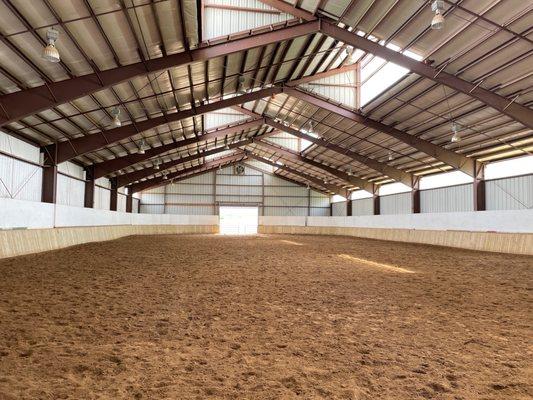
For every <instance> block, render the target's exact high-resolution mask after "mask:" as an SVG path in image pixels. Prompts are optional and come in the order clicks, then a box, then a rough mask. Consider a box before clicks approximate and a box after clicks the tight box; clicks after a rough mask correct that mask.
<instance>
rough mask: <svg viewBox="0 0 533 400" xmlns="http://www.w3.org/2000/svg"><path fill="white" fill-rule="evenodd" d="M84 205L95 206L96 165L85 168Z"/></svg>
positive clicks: (87, 206)
mask: <svg viewBox="0 0 533 400" xmlns="http://www.w3.org/2000/svg"><path fill="white" fill-rule="evenodd" d="M83 205H84V207H86V208H93V207H94V166H90V167H87V168H86V169H85V196H84V204H83Z"/></svg>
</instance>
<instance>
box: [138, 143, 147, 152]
mask: <svg viewBox="0 0 533 400" xmlns="http://www.w3.org/2000/svg"><path fill="white" fill-rule="evenodd" d="M144 153H146V151H145V149H144V139H142V140H141V145H140V146H139V150H138V151H137V154H144Z"/></svg>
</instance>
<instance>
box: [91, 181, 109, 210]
mask: <svg viewBox="0 0 533 400" xmlns="http://www.w3.org/2000/svg"><path fill="white" fill-rule="evenodd" d="M110 202H111V191H110V190H109V189H104V188H101V187H99V186H96V187H95V188H94V208H98V209H101V210H109V206H110Z"/></svg>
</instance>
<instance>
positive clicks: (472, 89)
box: [260, 0, 533, 129]
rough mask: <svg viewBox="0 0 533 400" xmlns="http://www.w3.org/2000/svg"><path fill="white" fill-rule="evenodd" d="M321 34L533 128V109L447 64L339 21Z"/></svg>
mask: <svg viewBox="0 0 533 400" xmlns="http://www.w3.org/2000/svg"><path fill="white" fill-rule="evenodd" d="M260 1H261V2H263V3H266V4H268V5H270V6H272V7H274V8H277V9H278V10H282V11H284V12H286V13H289V14H292V15H294V16H296V17H298V18H300V19H302V20H304V21H308V22H313V21H316V20H317V19H316V17H315V16H314V15H313V14H312V13H310V12H307V11H305V10H302V9H299V8H296V7H294V6H292V5H290V4H288V3H285V2H284V1H282V0H260ZM320 32H321V33H323V34H324V35H327V36H329V37H332V38H335V39H337V40H339V41H341V42H343V43H345V44H349V45H351V46H353V47H355V48H357V49H361V50H364V51H366V52H367V53H371V54H373V55H375V56H377V57H381V58H383V59H384V60H387V61H390V62H393V63H394V64H396V65H399V66H401V67H404V68H407V69H409V70H410V71H412V72H414V73H415V74H417V75H420V76H422V77H424V78H428V79H430V80H432V81H434V82H437V83H440V84H442V85H445V86H448V87H450V88H452V89H454V90H457V91H459V92H462V93H464V94H466V95H467V96H471V97H473V98H475V99H477V100H479V101H481V102H482V103H484V104H486V105H488V106H490V107H492V108H494V109H496V110H498V111H499V112H501V113H502V114H505V115H507V116H508V117H510V118H512V119H513V120H515V121H518V122H520V123H521V124H523V125H524V126H526V127H528V128H530V129H533V110H531V109H530V108H528V107H526V106H523V105H521V104H518V103H515V102H514V99H513V100H509V99H507V98H505V97H503V96H500V95H498V94H496V93H494V92H492V91H490V90H487V89H484V88H482V87H481V86H480V85H477V84H474V83H470V82H468V81H465V80H464V79H461V78H459V77H457V76H455V75H453V74H449V73H447V72H444V68H445V67H446V65H444V67H443V68H440V69H437V68H434V67H432V66H431V65H428V64H426V63H424V62H421V61H417V60H415V59H412V58H410V57H408V56H406V55H404V54H402V53H399V52H397V51H394V50H392V49H389V48H388V47H386V46H382V45H381V44H379V43H376V42H373V41H371V40H369V39H367V38H365V37H362V36H359V35H357V34H355V33H353V32H350V31H348V30H346V29H343V28H341V27H339V26H338V25H337V23H336V22H332V21H328V20H326V19H321V20H320Z"/></svg>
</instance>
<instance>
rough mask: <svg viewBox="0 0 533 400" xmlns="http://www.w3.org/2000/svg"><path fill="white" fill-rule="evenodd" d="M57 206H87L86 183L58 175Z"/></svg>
mask: <svg viewBox="0 0 533 400" xmlns="http://www.w3.org/2000/svg"><path fill="white" fill-rule="evenodd" d="M56 201H57V204H64V205H67V206H76V207H83V206H84V204H85V182H83V181H80V180H78V179H74V178H71V177H68V176H65V175H61V174H57V198H56Z"/></svg>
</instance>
